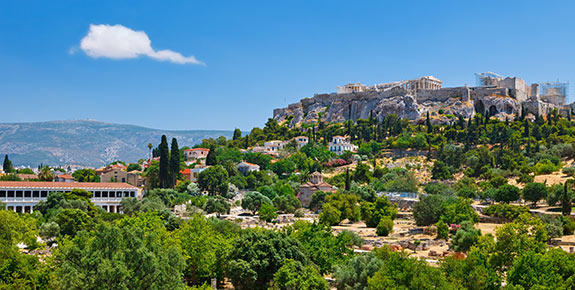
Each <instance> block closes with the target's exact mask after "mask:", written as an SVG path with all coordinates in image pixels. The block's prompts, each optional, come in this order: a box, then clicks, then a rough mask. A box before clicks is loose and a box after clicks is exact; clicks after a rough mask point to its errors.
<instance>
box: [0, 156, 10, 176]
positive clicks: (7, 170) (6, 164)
mask: <svg viewBox="0 0 575 290" xmlns="http://www.w3.org/2000/svg"><path fill="white" fill-rule="evenodd" d="M2 169H3V170H4V173H10V172H12V161H10V159H8V154H6V155H5V156H4V166H3V167H2Z"/></svg>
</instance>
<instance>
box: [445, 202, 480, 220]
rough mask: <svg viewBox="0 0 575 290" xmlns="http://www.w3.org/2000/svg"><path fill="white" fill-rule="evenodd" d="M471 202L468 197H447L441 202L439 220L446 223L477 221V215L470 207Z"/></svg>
mask: <svg viewBox="0 0 575 290" xmlns="http://www.w3.org/2000/svg"><path fill="white" fill-rule="evenodd" d="M471 203H472V200H471V199H468V198H461V197H458V198H456V199H447V200H446V201H445V202H444V203H443V213H442V214H441V220H442V221H444V222H445V223H447V224H461V223H462V222H464V221H470V222H472V223H473V224H475V223H478V222H479V215H478V214H477V212H476V211H475V210H474V209H473V208H472V207H471Z"/></svg>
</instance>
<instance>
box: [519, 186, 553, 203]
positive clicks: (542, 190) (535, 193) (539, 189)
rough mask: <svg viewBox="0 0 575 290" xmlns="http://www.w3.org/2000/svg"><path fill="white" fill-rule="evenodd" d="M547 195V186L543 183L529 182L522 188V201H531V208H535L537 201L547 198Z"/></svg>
mask: <svg viewBox="0 0 575 290" xmlns="http://www.w3.org/2000/svg"><path fill="white" fill-rule="evenodd" d="M547 193H548V191H547V186H545V184H543V183H538V182H530V183H527V184H525V187H523V199H525V200H526V201H531V202H532V203H533V206H535V204H536V203H537V202H538V201H539V200H541V199H543V198H545V197H547Z"/></svg>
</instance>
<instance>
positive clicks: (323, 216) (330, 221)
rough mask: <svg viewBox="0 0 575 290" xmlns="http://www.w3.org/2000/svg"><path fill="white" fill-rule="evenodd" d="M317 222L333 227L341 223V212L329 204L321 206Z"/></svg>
mask: <svg viewBox="0 0 575 290" xmlns="http://www.w3.org/2000/svg"><path fill="white" fill-rule="evenodd" d="M318 218H319V222H320V223H322V224H324V225H329V226H335V225H338V224H339V223H340V222H341V220H342V219H341V211H339V209H337V208H336V207H335V206H333V205H332V204H330V203H326V204H324V205H323V208H322V210H321V212H320V213H319V217H318Z"/></svg>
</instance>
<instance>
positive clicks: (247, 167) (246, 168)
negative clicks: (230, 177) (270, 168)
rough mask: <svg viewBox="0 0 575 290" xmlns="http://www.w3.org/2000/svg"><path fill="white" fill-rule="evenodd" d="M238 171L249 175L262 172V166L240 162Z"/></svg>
mask: <svg viewBox="0 0 575 290" xmlns="http://www.w3.org/2000/svg"><path fill="white" fill-rule="evenodd" d="M238 170H239V171H240V172H241V173H243V174H248V173H249V172H250V171H260V166H259V165H257V164H253V163H249V162H240V163H239V164H238Z"/></svg>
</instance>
